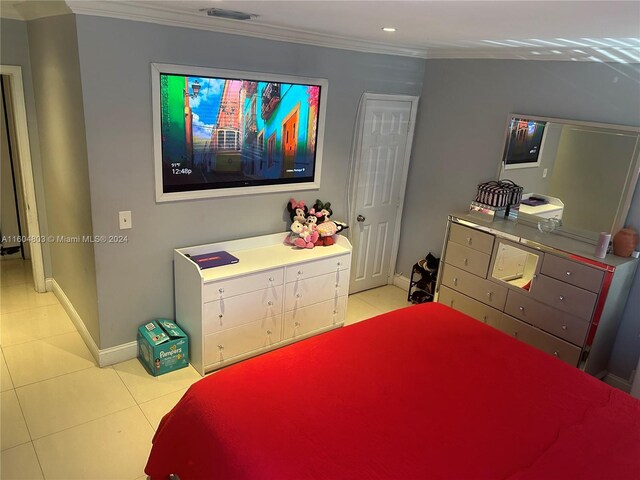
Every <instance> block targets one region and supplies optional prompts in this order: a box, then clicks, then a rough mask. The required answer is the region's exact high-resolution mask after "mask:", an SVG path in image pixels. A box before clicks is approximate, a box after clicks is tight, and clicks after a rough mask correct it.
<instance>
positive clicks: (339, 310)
mask: <svg viewBox="0 0 640 480" xmlns="http://www.w3.org/2000/svg"><path fill="white" fill-rule="evenodd" d="M346 306H347V296H346V295H344V296H342V297H337V298H335V299H331V300H326V301H324V302H320V303H316V304H315V305H310V306H308V307H302V308H296V309H295V310H292V311H290V312H286V313H285V314H284V329H283V330H284V333H283V339H284V340H291V339H293V338H297V337H303V336H305V335H307V334H309V333H312V332H314V331H316V330H320V329H322V328H326V327H330V326H332V325H340V324H341V323H343V322H344V318H345V315H346Z"/></svg>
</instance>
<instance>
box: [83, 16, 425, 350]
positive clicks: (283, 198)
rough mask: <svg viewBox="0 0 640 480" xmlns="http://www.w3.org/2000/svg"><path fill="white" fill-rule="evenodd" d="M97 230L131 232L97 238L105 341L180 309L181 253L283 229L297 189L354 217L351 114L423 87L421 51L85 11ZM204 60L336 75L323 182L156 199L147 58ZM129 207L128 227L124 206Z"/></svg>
mask: <svg viewBox="0 0 640 480" xmlns="http://www.w3.org/2000/svg"><path fill="white" fill-rule="evenodd" d="M77 29H78V45H79V52H80V68H81V74H82V95H83V99H84V108H85V122H86V130H87V149H88V156H89V176H90V180H91V205H92V209H93V227H94V231H95V234H96V235H110V234H111V235H114V234H116V235H117V234H126V235H128V243H126V244H99V245H98V244H97V245H95V256H96V271H97V274H98V299H99V314H100V329H101V335H100V338H101V342H100V348H103V349H104V348H108V347H112V346H114V345H119V344H123V343H126V342H130V341H132V340H134V339H135V332H136V328H137V327H138V326H139V325H140V324H141V323H142V322H146V321H148V320H149V319H152V318H158V317H169V318H173V316H174V302H173V270H172V268H173V267H172V251H173V249H174V248H177V247H183V246H188V245H197V244H202V243H209V242H216V241H222V240H226V239H233V238H242V237H248V236H253V235H260V234H267V233H274V232H280V231H282V232H284V231H285V229H286V228H287V224H286V221H285V217H284V215H283V212H284V209H285V205H286V202H287V200H288V199H289V197H290V196H294V197H296V198H302V199H304V200H306V201H307V202H313V201H315V199H316V198H320V199H322V200H325V201H326V200H330V201H331V203H332V207H333V210H334V217H335V218H336V219H340V218H345V217H346V213H347V212H346V194H345V192H346V186H347V185H346V178H347V168H348V163H349V155H350V150H351V141H352V137H353V129H354V121H355V116H356V110H357V106H358V102H359V99H360V96H361V95H362V93H363V92H365V91H372V92H378V93H397V94H410V95H419V94H420V92H421V91H422V79H423V75H424V65H425V62H424V60H421V59H412V58H407V57H394V56H388V55H375V54H365V53H357V52H351V51H345V50H336V49H328V48H319V47H312V46H305V45H297V44H289V43H283V42H275V41H269V40H260V39H254V38H249V37H242V36H234V35H226V34H218V33H213V32H206V31H199V30H190V29H184V28H175V27H166V26H159V25H154V24H150V23H137V22H130V21H125V20H116V19H108V18H101V17H89V16H78V17H77ZM151 62H161V63H173V64H181V65H199V66H207V67H219V68H228V69H237V70H248V71H256V72H272V73H279V74H292V75H303V76H309V77H322V78H327V79H328V80H329V90H328V91H329V95H328V103H327V118H326V125H325V138H324V157H323V165H322V179H321V188H320V190H319V191H306V192H290V193H283V194H264V195H251V196H243V197H234V198H219V199H206V200H192V201H181V202H172V203H162V204H156V203H155V193H154V188H155V187H154V163H153V145H152V124H151V119H152V117H151V78H150V65H149V64H150V63H151ZM120 210H131V212H132V225H133V229H131V230H124V231H120V230H118V211H120Z"/></svg>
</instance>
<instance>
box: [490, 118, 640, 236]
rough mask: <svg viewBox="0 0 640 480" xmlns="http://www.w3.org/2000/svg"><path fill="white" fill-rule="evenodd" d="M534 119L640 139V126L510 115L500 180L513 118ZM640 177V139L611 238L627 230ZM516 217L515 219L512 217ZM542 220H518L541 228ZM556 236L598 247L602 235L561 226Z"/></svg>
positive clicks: (520, 216) (519, 217)
mask: <svg viewBox="0 0 640 480" xmlns="http://www.w3.org/2000/svg"><path fill="white" fill-rule="evenodd" d="M514 117H516V118H530V119H531V120H539V121H545V122H552V123H560V124H563V125H576V126H579V127H597V128H610V129H612V130H621V131H625V132H632V133H637V134H638V135H639V136H640V127H633V126H630V125H617V124H614V123H599V122H585V121H582V120H571V119H566V118H555V117H540V116H537V115H527V114H522V113H510V114H509V115H508V116H507V122H506V126H505V135H504V138H505V141H504V144H503V145H504V146H503V150H502V155H501V158H500V163H499V164H498V175H497V178H498V180H499V179H500V173H501V172H502V169H503V167H504V156H505V152H506V148H507V146H508V144H509V137H510V123H511V119H512V118H514ZM639 175H640V140H639V141H638V143H637V144H636V149H635V151H634V153H633V158H632V159H631V162H630V165H629V172H628V175H627V181H626V182H625V184H624V188H623V189H622V193H621V200H622V201H621V202H620V204H619V205H618V210H617V212H616V215H615V217H614V219H613V223H612V225H611V231H610V232H607V233H611V235H615V234H616V232H618V231H619V230H620V229H621V228H623V227H624V222H625V220H626V219H627V215H628V214H629V208H630V207H631V200H632V199H633V194H634V192H635V189H636V185H637V183H638V176H639ZM512 218H513V217H512ZM539 220H540V218H539V217H537V216H535V215H529V214H526V213H521V212H518V213H517V221H518V222H521V223H525V224H529V225H532V226H534V227H537V225H538V221H539ZM552 233H554V234H558V235H564V236H567V237H572V238H576V239H578V240H582V241H584V242H588V243H593V244H594V245H595V244H597V243H598V235H599V233H600V232H592V231H589V230H582V229H579V228H572V227H571V226H565V225H561V226H560V227H558V228H557V229H556V230H554V231H553V232H552Z"/></svg>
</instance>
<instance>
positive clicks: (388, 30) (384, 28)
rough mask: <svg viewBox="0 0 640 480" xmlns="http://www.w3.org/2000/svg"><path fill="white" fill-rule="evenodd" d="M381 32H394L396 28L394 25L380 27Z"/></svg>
mask: <svg viewBox="0 0 640 480" xmlns="http://www.w3.org/2000/svg"><path fill="white" fill-rule="evenodd" d="M382 31H383V32H395V31H396V29H395V28H394V27H382Z"/></svg>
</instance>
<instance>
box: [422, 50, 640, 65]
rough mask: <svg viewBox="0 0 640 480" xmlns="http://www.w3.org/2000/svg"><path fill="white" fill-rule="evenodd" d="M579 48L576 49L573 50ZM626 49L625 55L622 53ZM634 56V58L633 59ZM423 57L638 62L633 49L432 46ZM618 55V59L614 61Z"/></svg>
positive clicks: (639, 60)
mask: <svg viewBox="0 0 640 480" xmlns="http://www.w3.org/2000/svg"><path fill="white" fill-rule="evenodd" d="M576 50H579V51H576ZM624 52H627V53H628V54H625V53H624ZM634 57H635V58H634ZM426 58H427V59H478V60H479V59H484V60H487V59H493V60H543V61H560V62H592V63H618V64H625V63H629V64H638V63H640V57H639V56H638V51H637V50H636V49H633V48H609V47H606V48H605V47H603V48H590V47H582V48H580V49H575V48H562V47H556V48H554V49H553V50H548V49H532V48H531V47H522V48H520V47H517V48H510V47H495V48H494V47H491V48H455V47H451V48H440V47H439V48H433V49H429V50H428V52H427V57H426ZM615 58H618V59H619V60H616V59H615Z"/></svg>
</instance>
